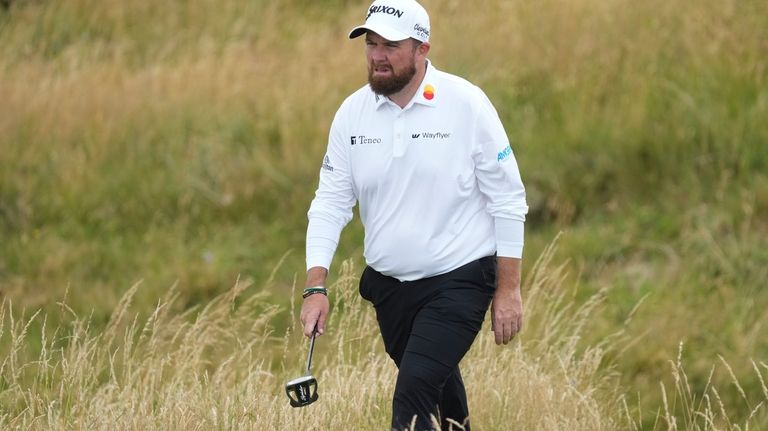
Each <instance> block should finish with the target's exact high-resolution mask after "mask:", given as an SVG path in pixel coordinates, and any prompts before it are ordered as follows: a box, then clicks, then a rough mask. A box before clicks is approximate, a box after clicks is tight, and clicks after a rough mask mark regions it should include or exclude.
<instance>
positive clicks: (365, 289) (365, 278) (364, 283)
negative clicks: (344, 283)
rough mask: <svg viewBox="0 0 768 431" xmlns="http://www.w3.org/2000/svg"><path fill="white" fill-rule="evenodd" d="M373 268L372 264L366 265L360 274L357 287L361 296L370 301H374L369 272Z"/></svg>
mask: <svg viewBox="0 0 768 431" xmlns="http://www.w3.org/2000/svg"><path fill="white" fill-rule="evenodd" d="M370 270H371V267H370V266H366V267H365V269H364V270H363V273H362V274H361V275H360V283H359V286H358V288H357V291H358V292H359V293H360V296H361V297H362V298H363V299H365V300H366V301H368V302H373V300H372V298H371V286H370V282H369V278H370V277H369V272H370Z"/></svg>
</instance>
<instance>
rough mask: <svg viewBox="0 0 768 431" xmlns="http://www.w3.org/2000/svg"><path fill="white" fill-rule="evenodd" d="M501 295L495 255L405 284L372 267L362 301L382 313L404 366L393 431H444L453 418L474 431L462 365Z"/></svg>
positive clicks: (393, 352) (384, 331)
mask: <svg viewBox="0 0 768 431" xmlns="http://www.w3.org/2000/svg"><path fill="white" fill-rule="evenodd" d="M495 289H496V258H495V256H488V257H484V258H481V259H478V260H476V261H473V262H470V263H468V264H466V265H464V266H461V267H459V268H457V269H455V270H453V271H451V272H448V273H445V274H441V275H438V276H434V277H429V278H424V279H421V280H416V281H406V282H400V281H399V280H397V279H395V278H392V277H388V276H385V275H383V274H381V273H379V272H377V271H375V270H374V269H373V268H371V267H366V268H365V271H363V275H362V277H361V278H360V295H361V296H362V297H363V298H364V299H366V300H368V301H370V302H371V303H372V304H373V306H374V307H375V309H376V318H377V320H378V322H379V328H380V329H381V336H382V338H383V340H384V347H385V349H386V351H387V353H388V354H389V356H390V357H391V358H392V360H394V361H395V364H396V365H397V367H398V375H397V383H396V385H395V394H394V396H393V399H392V429H395V430H398V431H400V430H403V429H410V428H409V427H410V424H411V421H412V419H413V417H414V416H416V428H415V429H416V430H418V431H422V430H431V429H433V426H432V421H431V419H430V415H433V416H434V417H436V418H439V421H440V426H441V427H442V430H443V431H448V430H449V429H450V425H449V424H450V423H449V422H448V421H447V419H448V418H450V419H452V420H454V421H456V422H458V423H459V424H462V425H463V426H464V427H465V429H467V430H469V429H470V428H469V408H468V405H467V395H466V392H465V390H464V382H463V381H462V379H461V373H460V372H459V366H458V365H459V361H461V358H463V357H464V355H465V354H466V353H467V351H468V350H469V348H470V346H471V345H472V342H473V341H474V340H475V338H476V337H477V333H478V332H479V331H480V328H481V326H482V324H483V319H484V318H485V313H486V311H487V310H488V305H489V304H490V302H491V299H492V298H493V293H494V291H495Z"/></svg>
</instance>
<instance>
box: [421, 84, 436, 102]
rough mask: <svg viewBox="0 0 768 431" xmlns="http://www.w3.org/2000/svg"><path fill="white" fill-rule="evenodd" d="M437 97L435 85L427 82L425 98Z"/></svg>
mask: <svg viewBox="0 0 768 431" xmlns="http://www.w3.org/2000/svg"><path fill="white" fill-rule="evenodd" d="M434 97H435V87H433V86H431V85H430V84H427V85H425V86H424V98H425V99H427V100H432V99H434Z"/></svg>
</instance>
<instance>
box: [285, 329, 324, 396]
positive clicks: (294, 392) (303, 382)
mask: <svg viewBox="0 0 768 431" xmlns="http://www.w3.org/2000/svg"><path fill="white" fill-rule="evenodd" d="M315 334H317V332H314V331H313V332H312V337H311V338H310V339H309V355H307V371H306V373H304V376H302V377H298V378H295V379H293V380H291V381H290V382H288V383H286V384H285V393H286V394H288V398H290V400H291V407H304V406H308V405H310V404H312V403H314V402H315V401H317V380H316V379H315V378H314V377H312V374H311V371H312V351H313V350H315Z"/></svg>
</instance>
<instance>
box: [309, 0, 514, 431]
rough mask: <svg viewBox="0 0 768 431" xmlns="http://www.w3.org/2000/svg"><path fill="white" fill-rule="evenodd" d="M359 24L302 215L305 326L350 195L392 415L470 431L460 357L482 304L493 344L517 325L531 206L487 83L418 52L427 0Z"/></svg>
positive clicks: (397, 421) (396, 0) (322, 313)
mask: <svg viewBox="0 0 768 431" xmlns="http://www.w3.org/2000/svg"><path fill="white" fill-rule="evenodd" d="M360 36H363V37H364V39H365V56H366V60H367V63H368V85H366V86H364V87H362V88H360V89H359V90H357V91H356V92H355V93H353V94H352V95H351V96H349V97H348V98H347V99H346V100H345V101H344V102H343V103H342V105H341V107H340V108H339V110H338V111H337V113H336V116H335V118H334V120H333V123H332V124H331V129H330V136H329V139H328V150H327V153H326V154H325V157H324V158H323V162H322V165H321V168H320V182H319V186H318V189H317V192H316V194H315V198H314V200H313V201H312V204H311V206H310V209H309V212H308V216H309V225H308V228H307V244H306V247H307V248H306V253H307V281H306V289H305V290H304V303H303V306H302V310H301V322H302V324H303V325H304V334H305V335H307V336H310V335H311V333H312V331H313V330H315V328H316V330H317V332H318V333H319V334H323V332H324V331H325V323H326V317H327V316H328V308H329V301H328V298H327V291H326V289H325V281H326V275H327V273H328V268H329V267H330V265H331V260H332V258H333V255H334V253H335V251H336V247H337V244H338V240H339V235H340V233H341V230H342V229H343V228H344V226H345V225H346V224H347V223H348V222H349V221H350V219H351V218H352V207H353V206H354V205H355V203H357V204H358V205H359V211H360V218H361V219H362V223H363V225H364V227H365V244H364V245H365V247H364V255H365V260H366V263H367V267H366V268H365V270H364V271H363V274H362V277H361V279H360V294H361V295H362V297H363V298H365V299H366V300H368V301H370V302H371V303H372V304H373V306H374V308H375V310H376V316H377V320H378V323H379V328H380V330H381V335H382V338H383V341H384V346H385V349H386V351H387V353H388V354H389V356H390V357H391V358H392V359H393V360H394V362H395V364H396V365H397V367H398V369H399V371H398V376H397V382H396V386H395V393H394V396H393V400H392V428H393V429H396V430H402V429H407V428H408V427H409V426H410V424H411V423H412V420H414V417H415V421H416V429H417V430H425V429H432V421H431V416H434V417H435V418H437V419H438V420H439V421H440V423H441V426H442V427H443V430H448V429H449V423H450V422H448V419H451V420H453V421H456V422H458V423H460V424H463V426H464V427H465V429H467V430H469V429H470V427H469V409H468V406H467V396H466V393H465V390H464V383H463V382H462V378H461V373H460V372H459V366H458V365H459V361H461V359H462V357H463V356H464V355H465V354H466V353H467V351H468V350H469V348H470V346H471V345H472V342H473V341H474V339H475V337H476V336H477V334H478V331H479V330H480V328H481V326H482V323H483V319H484V318H485V313H486V311H487V310H488V306H489V304H492V305H491V310H492V313H491V314H492V325H491V327H492V330H493V332H494V334H495V338H496V343H497V344H507V343H508V342H509V341H510V340H511V339H512V338H513V337H514V336H515V334H517V332H518V331H519V330H520V328H521V325H522V316H523V310H522V307H523V306H522V298H521V295H520V265H521V257H522V250H523V223H524V221H525V214H526V213H527V210H528V207H527V206H526V202H525V190H524V188H523V184H522V181H521V179H520V173H519V171H518V167H517V162H516V161H515V157H514V155H513V153H512V149H511V148H510V146H509V141H508V139H507V135H506V133H505V131H504V127H503V126H502V124H501V121H500V120H499V117H498V114H497V113H496V110H495V109H494V107H493V105H492V104H491V102H490V101H489V100H488V98H487V97H486V95H485V94H484V93H483V91H482V90H480V89H479V88H478V87H476V86H474V85H473V84H471V83H469V82H467V81H465V80H464V79H462V78H459V77H456V76H453V75H450V74H448V73H445V72H442V71H440V70H438V69H436V68H435V67H434V66H433V65H432V63H431V62H430V61H429V60H428V59H427V54H428V53H429V50H430V44H429V36H430V25H429V17H428V15H427V11H426V10H425V9H424V8H423V7H422V6H421V5H420V4H418V3H417V2H416V1H413V0H376V1H374V2H373V4H372V5H371V6H370V7H369V8H368V10H366V17H365V23H364V24H363V25H360V26H358V27H355V28H354V29H352V31H351V32H350V33H349V37H350V39H354V38H357V37H360Z"/></svg>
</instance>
